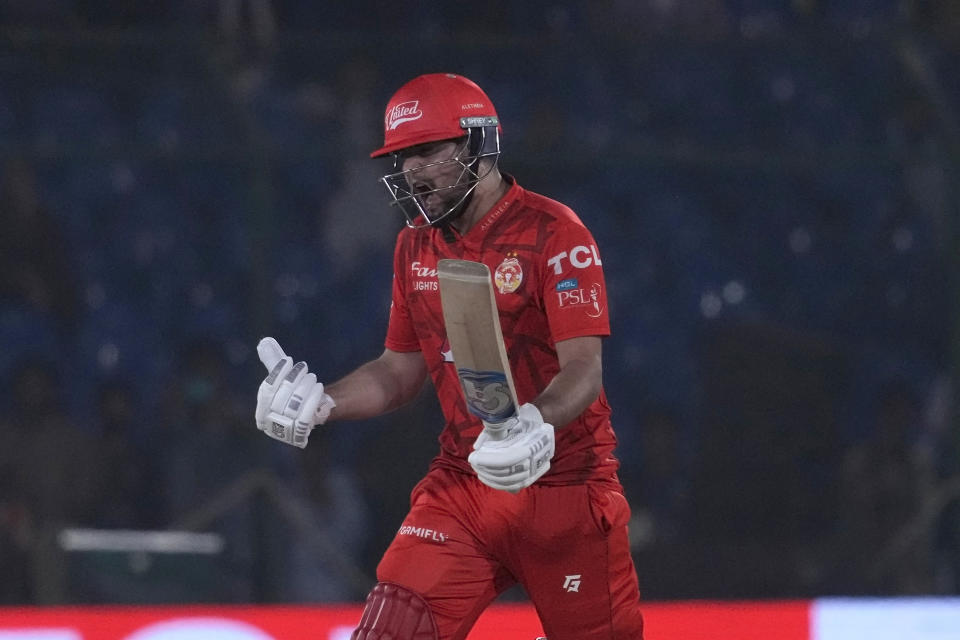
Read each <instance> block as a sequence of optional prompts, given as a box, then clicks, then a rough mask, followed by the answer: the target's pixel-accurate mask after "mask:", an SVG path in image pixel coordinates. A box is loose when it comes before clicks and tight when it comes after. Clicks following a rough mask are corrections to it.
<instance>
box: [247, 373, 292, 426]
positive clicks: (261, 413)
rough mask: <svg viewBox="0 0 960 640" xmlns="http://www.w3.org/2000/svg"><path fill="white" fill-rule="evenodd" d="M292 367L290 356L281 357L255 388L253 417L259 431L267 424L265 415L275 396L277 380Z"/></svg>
mask: <svg viewBox="0 0 960 640" xmlns="http://www.w3.org/2000/svg"><path fill="white" fill-rule="evenodd" d="M292 368H293V360H291V359H290V358H281V359H280V360H278V361H277V362H276V364H274V366H273V368H272V369H270V373H269V374H267V377H266V378H264V379H263V382H261V383H260V388H259V389H258V390H257V409H256V416H255V417H256V420H257V428H259V429H260V430H261V431H262V430H264V429H266V428H267V427H268V426H269V425H268V424H267V420H266V417H267V413H269V411H270V404H271V402H272V401H273V398H274V397H275V396H276V393H277V387H278V386H279V381H282V380H283V378H284V376H286V375H287V374H288V373H289V372H290V370H291V369H292Z"/></svg>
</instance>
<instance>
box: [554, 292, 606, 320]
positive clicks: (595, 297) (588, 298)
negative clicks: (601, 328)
mask: <svg viewBox="0 0 960 640" xmlns="http://www.w3.org/2000/svg"><path fill="white" fill-rule="evenodd" d="M602 291H603V289H601V287H600V285H599V284H596V283H594V284H591V285H590V288H589V289H584V288H583V287H579V288H577V289H568V290H566V291H557V302H558V304H559V306H560V308H561V309H565V308H567V307H586V309H585V312H586V314H587V315H588V316H590V317H591V318H599V317H600V316H602V315H603V305H601V304H600V293H601V292H602Z"/></svg>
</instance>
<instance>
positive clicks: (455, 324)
mask: <svg viewBox="0 0 960 640" xmlns="http://www.w3.org/2000/svg"><path fill="white" fill-rule="evenodd" d="M437 279H438V280H439V282H440V302H441V305H442V307H443V321H444V323H445V324H446V328H447V340H449V342H450V350H451V351H452V353H453V361H454V366H455V367H456V368H457V375H458V377H459V378H460V386H461V387H462V389H463V394H464V398H465V399H466V401H467V408H468V409H469V410H470V413H472V414H474V415H475V416H477V417H479V418H480V419H481V420H483V421H484V422H486V423H489V424H497V423H500V422H503V421H505V420H507V419H508V418H511V417H513V416H515V415H516V413H517V406H518V405H519V403H518V402H517V392H516V387H515V386H514V384H513V376H512V374H511V373H510V362H509V361H508V360H507V350H506V348H505V347H504V344H503V333H502V331H501V329H500V316H499V315H498V313H497V302H496V298H495V297H494V293H493V281H492V280H491V278H490V269H488V268H487V266H486V265H485V264H483V263H480V262H473V261H470V260H449V259H448V260H440V261H439V262H438V263H437Z"/></svg>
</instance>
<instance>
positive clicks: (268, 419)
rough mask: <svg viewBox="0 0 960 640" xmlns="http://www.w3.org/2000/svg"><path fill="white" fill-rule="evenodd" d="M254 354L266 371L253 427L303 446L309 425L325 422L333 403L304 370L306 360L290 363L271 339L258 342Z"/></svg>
mask: <svg viewBox="0 0 960 640" xmlns="http://www.w3.org/2000/svg"><path fill="white" fill-rule="evenodd" d="M257 355H259V356H260V362H262V363H263V365H264V366H265V367H266V368H267V371H268V372H269V373H268V374H267V377H266V378H264V379H263V382H261V383H260V389H259V390H258V391H257V410H256V420H257V428H258V429H260V431H263V432H264V433H265V434H267V435H268V436H270V437H271V438H273V439H275V440H280V441H281V442H286V443H287V444H292V445H293V446H295V447H300V448H301V449H303V448H304V447H306V446H307V439H308V438H309V437H310V431H311V430H313V427H314V426H316V425H318V424H323V423H324V422H326V421H327V418H329V417H330V411H331V410H332V409H333V408H334V407H335V406H337V405H336V403H335V402H334V401H333V398H331V397H330V396H329V395H327V394H326V393H324V392H323V384H321V383H319V382H317V376H316V375H314V374H312V373H309V372H308V371H307V363H306V362H298V363H296V364H294V363H293V358H290V357H288V356H287V354H285V353H284V352H283V349H281V348H280V345H279V344H278V343H277V341H276V340H274V339H273V338H264V339H263V340H261V341H260V344H258V345H257Z"/></svg>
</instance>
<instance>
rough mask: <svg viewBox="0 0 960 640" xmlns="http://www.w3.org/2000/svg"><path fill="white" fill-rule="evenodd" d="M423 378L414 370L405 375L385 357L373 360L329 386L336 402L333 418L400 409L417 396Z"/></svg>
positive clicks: (327, 390)
mask: <svg viewBox="0 0 960 640" xmlns="http://www.w3.org/2000/svg"><path fill="white" fill-rule="evenodd" d="M423 379H424V377H423V375H416V373H415V372H414V373H410V372H408V375H404V372H402V371H398V370H397V367H396V365H395V363H391V362H390V361H389V359H385V358H384V357H380V358H378V359H376V360H371V361H370V362H368V363H366V364H364V365H361V366H360V367H358V368H357V369H356V370H354V371H353V372H352V373H350V374H348V375H347V376H345V377H344V378H342V379H340V380H338V381H337V382H334V383H333V384H330V385H329V386H328V387H327V388H326V392H327V393H328V394H330V397H332V398H333V400H334V402H336V403H337V406H336V407H335V408H334V409H333V411H332V412H331V413H330V419H331V420H363V419H366V418H373V417H375V416H379V415H382V414H384V413H389V412H390V411H393V410H395V409H399V408H400V407H402V406H403V405H405V404H407V403H408V402H410V401H411V400H413V399H414V398H415V397H416V395H417V393H418V392H419V391H420V388H421V387H422V386H423Z"/></svg>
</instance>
